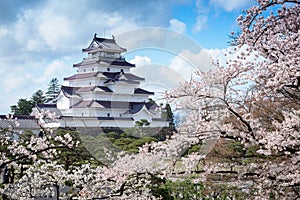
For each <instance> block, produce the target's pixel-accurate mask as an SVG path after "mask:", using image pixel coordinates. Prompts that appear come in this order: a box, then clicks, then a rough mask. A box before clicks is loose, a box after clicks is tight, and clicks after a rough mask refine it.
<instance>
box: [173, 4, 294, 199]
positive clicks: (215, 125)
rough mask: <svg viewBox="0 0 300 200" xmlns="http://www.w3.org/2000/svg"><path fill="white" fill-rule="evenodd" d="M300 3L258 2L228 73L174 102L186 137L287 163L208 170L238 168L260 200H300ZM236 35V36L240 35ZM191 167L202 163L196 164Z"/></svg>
mask: <svg viewBox="0 0 300 200" xmlns="http://www.w3.org/2000/svg"><path fill="white" fill-rule="evenodd" d="M299 13H300V2H299V1H292V0H259V1H258V5H256V6H253V7H251V8H249V9H248V10H246V11H245V15H244V16H240V17H239V18H238V23H239V25H240V27H241V34H240V36H239V37H238V40H237V44H238V46H237V47H236V48H235V49H234V51H233V52H230V53H229V54H230V56H231V57H233V55H234V56H235V58H234V59H228V61H227V63H226V65H225V66H222V65H221V64H219V63H218V62H217V61H216V63H215V64H216V68H215V69H214V70H211V71H209V72H207V73H204V72H201V71H199V72H197V73H196V74H197V75H198V77H195V78H194V79H193V80H190V81H189V82H187V83H185V84H184V85H182V86H181V87H180V88H178V89H177V90H175V91H174V92H173V93H170V94H168V95H169V97H170V98H172V99H173V101H174V102H176V103H177V104H178V106H179V108H181V109H186V110H189V113H190V114H189V116H188V117H187V119H186V122H185V124H184V125H183V127H182V131H186V132H191V133H194V134H197V135H198V136H200V137H202V139H203V138H208V137H224V138H230V139H234V140H238V141H241V143H242V144H243V145H244V149H245V151H246V150H247V148H249V147H252V146H255V145H256V146H257V147H258V148H259V149H258V151H257V152H258V153H261V154H265V155H268V156H271V157H272V156H281V158H282V159H283V160H282V161H280V162H274V163H271V162H268V163H252V164H251V165H238V163H236V165H234V166H230V165H232V164H228V163H227V164H226V163H225V164H224V163H222V164H221V165H218V164H216V163H210V164H208V165H206V166H205V167H204V168H205V173H213V172H216V171H218V170H222V169H224V167H225V166H227V167H228V168H234V169H235V170H237V171H238V172H239V179H238V180H243V176H244V175H245V174H249V173H250V174H252V175H253V174H255V176H257V177H258V178H255V181H254V185H253V187H252V188H256V189H257V192H256V194H255V195H256V196H258V197H257V198H267V197H270V195H271V196H274V197H276V198H280V197H285V198H287V197H288V196H293V197H298V198H299V184H300V180H299V174H300V171H299V167H295V166H298V165H299V162H300V160H299V154H300V149H299V148H300V134H299V132H300V111H299V108H300V107H299V97H300V87H299V79H300V66H299V56H300V45H299V44H300V41H299V38H300V37H299V34H300V32H299V27H300V26H299V25H300V21H299V19H300V18H299V17H300V16H299ZM233 34H234V33H233ZM191 159H192V160H193V159H195V157H194V156H191Z"/></svg>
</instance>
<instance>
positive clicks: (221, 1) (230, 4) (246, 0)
mask: <svg viewBox="0 0 300 200" xmlns="http://www.w3.org/2000/svg"><path fill="white" fill-rule="evenodd" d="M254 2H255V1H253V0H210V1H209V3H210V4H211V5H213V6H214V7H217V8H222V9H224V10H225V11H227V12H231V11H233V10H239V9H242V8H245V7H247V6H249V5H253V3H254Z"/></svg>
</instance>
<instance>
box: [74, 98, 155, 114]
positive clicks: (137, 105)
mask: <svg viewBox="0 0 300 200" xmlns="http://www.w3.org/2000/svg"><path fill="white" fill-rule="evenodd" d="M144 106H146V108H147V109H148V110H152V111H154V110H155V109H156V108H157V107H158V106H157V105H156V104H153V103H150V102H147V103H146V102H123V101H98V100H82V101H80V102H78V103H77V104H75V105H73V106H72V108H86V107H102V108H109V109H125V110H126V109H128V110H127V111H126V112H125V113H124V114H128V113H130V114H134V113H137V112H138V111H140V110H141V109H142V108H143V107H144Z"/></svg>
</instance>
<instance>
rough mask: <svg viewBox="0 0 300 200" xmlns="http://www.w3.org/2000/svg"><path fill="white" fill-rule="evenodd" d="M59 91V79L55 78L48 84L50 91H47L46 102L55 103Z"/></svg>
mask: <svg viewBox="0 0 300 200" xmlns="http://www.w3.org/2000/svg"><path fill="white" fill-rule="evenodd" d="M58 92H59V84H58V79H57V78H53V79H51V81H50V82H49V84H48V91H47V92H46V102H48V103H54V102H55V99H56V97H57V95H58Z"/></svg>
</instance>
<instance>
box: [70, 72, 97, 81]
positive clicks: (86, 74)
mask: <svg viewBox="0 0 300 200" xmlns="http://www.w3.org/2000/svg"><path fill="white" fill-rule="evenodd" d="M99 73H100V72H88V73H81V74H74V75H73V76H69V77H66V78H64V80H75V79H83V78H91V77H96V76H98V74H99Z"/></svg>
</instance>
